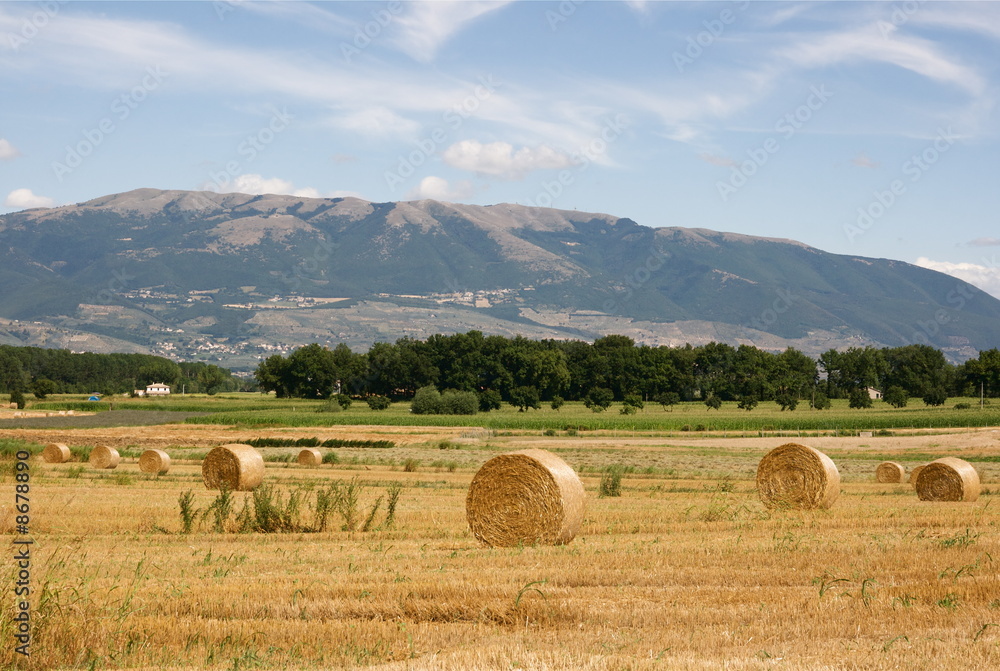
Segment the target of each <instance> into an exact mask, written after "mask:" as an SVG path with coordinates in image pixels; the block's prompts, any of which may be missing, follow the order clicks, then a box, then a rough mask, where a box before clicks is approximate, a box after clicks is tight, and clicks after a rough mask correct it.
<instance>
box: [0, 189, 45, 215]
mask: <svg viewBox="0 0 1000 671" xmlns="http://www.w3.org/2000/svg"><path fill="white" fill-rule="evenodd" d="M3 204H4V206H6V207H13V208H14V209H17V210H28V209H31V208H33V207H52V206H53V205H55V201H54V200H52V199H51V198H48V197H46V196H36V195H35V194H34V193H32V192H31V189H14V190H13V191H11V192H10V193H8V194H7V198H6V199H5V200H4V201H3Z"/></svg>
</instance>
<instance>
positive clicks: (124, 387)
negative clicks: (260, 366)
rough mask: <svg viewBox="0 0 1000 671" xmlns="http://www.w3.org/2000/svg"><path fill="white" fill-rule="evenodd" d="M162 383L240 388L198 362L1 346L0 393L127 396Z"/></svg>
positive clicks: (201, 389)
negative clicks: (124, 394) (135, 390)
mask: <svg viewBox="0 0 1000 671" xmlns="http://www.w3.org/2000/svg"><path fill="white" fill-rule="evenodd" d="M154 382H162V383H163V384H167V385H170V386H171V387H175V388H180V387H183V388H184V389H185V390H186V391H188V392H190V393H208V394H214V393H217V392H220V391H233V390H236V389H239V388H240V385H241V381H240V380H239V379H238V378H235V377H233V375H232V374H231V373H230V371H229V370H227V369H225V368H220V367H219V366H214V365H211V364H207V363H202V362H191V363H177V362H175V361H171V360H170V359H165V358H163V357H159V356H152V355H149V354H94V353H90V352H84V353H80V354H77V353H73V352H70V351H69V350H64V349H42V348H40V347H12V346H8V345H0V392H6V393H12V392H21V393H24V392H29V391H30V392H33V393H35V395H36V396H39V397H44V396H46V395H48V394H57V393H67V394H69V393H76V394H87V393H92V392H99V393H102V394H121V393H128V392H131V391H132V390H134V389H144V388H145V387H146V385H147V384H152V383H154Z"/></svg>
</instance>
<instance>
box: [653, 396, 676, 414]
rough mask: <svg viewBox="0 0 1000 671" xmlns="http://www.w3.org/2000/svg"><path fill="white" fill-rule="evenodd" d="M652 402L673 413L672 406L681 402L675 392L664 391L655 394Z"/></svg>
mask: <svg viewBox="0 0 1000 671" xmlns="http://www.w3.org/2000/svg"><path fill="white" fill-rule="evenodd" d="M653 400H654V401H656V402H657V403H659V404H660V405H662V406H663V409H664V410H670V411H671V412H673V407H672V406H675V405H677V404H678V403H680V402H681V395H680V394H678V393H677V392H676V391H665V392H663V393H661V394H657V395H656V396H655V397H654V398H653Z"/></svg>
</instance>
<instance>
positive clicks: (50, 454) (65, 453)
mask: <svg viewBox="0 0 1000 671" xmlns="http://www.w3.org/2000/svg"><path fill="white" fill-rule="evenodd" d="M71 456H72V455H71V454H70V451H69V448H68V447H66V446H65V445H63V444H62V443H49V444H48V445H46V446H45V449H44V450H42V459H44V460H45V463H47V464H61V463H64V462H66V461H69V458H70V457H71Z"/></svg>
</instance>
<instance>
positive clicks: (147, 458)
mask: <svg viewBox="0 0 1000 671" xmlns="http://www.w3.org/2000/svg"><path fill="white" fill-rule="evenodd" d="M139 470H140V471H142V472H143V473H155V474H157V475H163V474H164V473H166V472H167V471H169V470H170V455H169V454H167V453H166V452H164V451H163V450H146V451H145V452H143V453H142V454H141V455H139Z"/></svg>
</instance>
